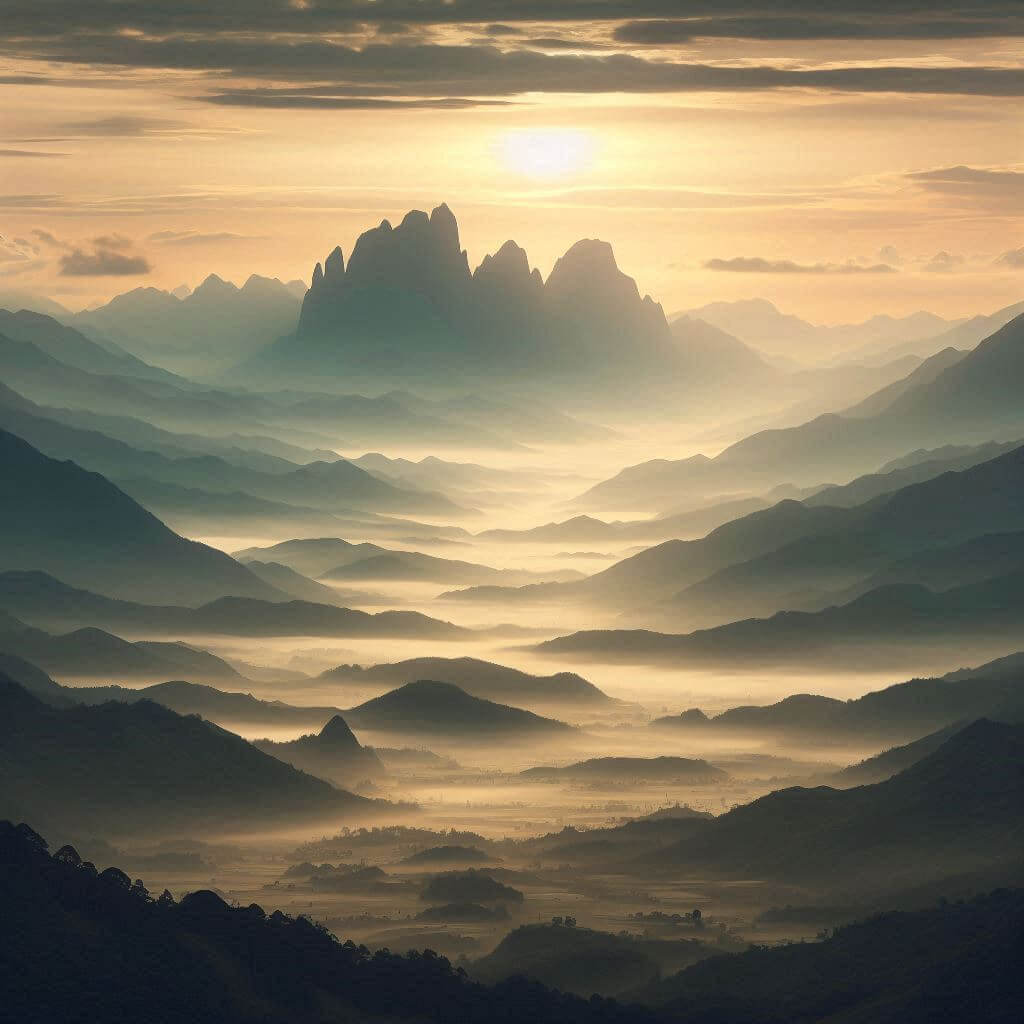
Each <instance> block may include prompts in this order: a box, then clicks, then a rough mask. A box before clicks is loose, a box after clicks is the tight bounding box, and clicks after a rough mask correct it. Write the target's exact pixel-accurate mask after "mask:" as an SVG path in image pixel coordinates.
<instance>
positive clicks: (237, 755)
mask: <svg viewBox="0 0 1024 1024" xmlns="http://www.w3.org/2000/svg"><path fill="white" fill-rule="evenodd" d="M389 806H391V805H388V804H386V803H384V802H383V801H371V800H364V799H363V798H361V797H357V796H354V795H352V794H351V793H346V792H344V791H343V790H338V789H335V788H334V787H333V786H331V785H328V783H326V782H322V781H321V780H320V779H315V778H313V777H312V776H309V775H305V774H303V773H302V772H299V771H296V770H295V769H294V768H292V767H291V766H290V765H287V764H283V763H282V762H280V761H277V760H275V759H274V758H272V757H270V756H269V755H267V754H264V753H262V752H261V751H259V750H257V749H256V748H255V747H253V746H251V745H250V744H248V743H246V742H245V740H243V739H241V738H240V737H239V736H235V735H234V734H233V733H229V732H226V731H225V730H224V729H221V728H219V727H218V726H215V725H212V724H211V723H209V722H206V721H204V720H203V719H201V718H198V717H196V716H188V717H182V716H181V715H178V714H175V712H173V711H171V710H169V709H168V708H165V707H161V706H160V705H158V704H154V703H153V702H152V701H139V702H138V703H134V704H125V703H122V702H119V701H112V702H110V703H108V704H100V705H97V706H94V707H85V706H76V707H71V708H67V709H63V710H62V709H56V708H52V707H49V706H47V705H45V704H43V703H42V702H41V701H40V700H38V699H37V698H36V697H34V696H33V695H32V694H30V693H29V692H28V691H27V690H25V689H23V688H22V687H21V686H19V685H18V684H17V683H15V682H13V681H12V680H11V679H9V678H8V677H6V676H3V677H0V813H3V814H12V815H16V816H23V815H24V814H26V813H30V812H31V813H32V814H33V815H34V816H35V819H36V820H37V821H46V822H49V823H51V825H53V826H55V827H58V828H60V829H61V830H65V829H67V830H72V829H74V830H83V829H84V830H88V831H93V830H96V829H104V830H108V831H111V832H118V833H121V834H125V833H132V832H137V831H138V830H146V831H150V832H154V833H160V832H173V831H175V830H179V829H182V828H209V827H214V826H215V827H218V828H225V827H239V826H245V825H248V826H249V827H255V826H259V827H261V828H265V827H268V826H272V825H280V824H282V823H284V822H294V821H312V820H328V819H329V820H332V821H337V820H339V819H340V818H346V819H352V818H363V819H365V818H368V817H371V816H373V815H374V813H375V812H378V811H382V810H384V809H385V808H387V807H389ZM392 809H393V808H392Z"/></svg>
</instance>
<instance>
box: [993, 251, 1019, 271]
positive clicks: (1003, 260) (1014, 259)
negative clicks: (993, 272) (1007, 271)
mask: <svg viewBox="0 0 1024 1024" xmlns="http://www.w3.org/2000/svg"><path fill="white" fill-rule="evenodd" d="M995 262H996V265H997V266H1001V267H1010V268H1011V269H1013V270H1024V247H1022V248H1020V249H1010V250H1009V251H1008V252H1004V253H1003V254H1002V255H1001V256H998V257H996V261H995Z"/></svg>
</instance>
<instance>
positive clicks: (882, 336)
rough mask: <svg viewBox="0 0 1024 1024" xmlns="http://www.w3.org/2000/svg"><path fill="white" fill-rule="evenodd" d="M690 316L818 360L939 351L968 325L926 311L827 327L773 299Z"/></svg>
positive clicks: (777, 352)
mask: <svg viewBox="0 0 1024 1024" xmlns="http://www.w3.org/2000/svg"><path fill="white" fill-rule="evenodd" d="M1022 312H1024V310H1022ZM686 315H688V316H691V317H698V318H700V319H702V320H706V321H707V322H708V323H710V324H714V325H715V326H716V327H718V328H720V329H721V330H723V331H727V332H728V333H729V334H731V335H734V336H735V337H736V338H739V339H741V340H742V341H744V342H746V343H747V344H748V345H753V346H754V347H755V348H759V349H763V350H764V351H765V352H769V353H771V354H772V355H774V356H778V357H782V358H790V359H793V358H796V359H804V360H807V361H808V362H814V363H819V362H822V361H824V359H826V358H829V357H831V358H833V359H834V358H836V357H839V356H844V357H847V358H849V357H850V356H861V357H863V358H871V357H872V356H873V357H874V358H892V357H893V355H894V353H898V352H904V351H914V352H917V353H918V354H921V355H931V354H933V352H934V351H938V348H934V349H932V351H929V348H930V345H929V342H930V341H931V339H933V338H936V337H937V336H939V335H941V334H943V333H944V332H946V331H949V330H950V329H952V328H954V327H957V326H959V325H962V324H964V323H965V321H963V320H946V319H943V318H942V317H940V316H936V315H935V314H934V313H927V312H923V311H922V312H917V313H911V314H910V315H909V316H905V317H891V316H874V317H871V319H869V320H865V321H864V322H863V323H857V324H839V325H834V326H824V325H819V324H812V323H809V322H808V321H806V320H803V319H801V318H800V317H798V316H793V315H792V314H790V313H782V312H780V311H779V309H778V308H777V307H776V306H775V305H773V304H772V303H771V302H769V301H768V300H767V299H742V300H740V301H737V302H711V303H708V304H707V305H704V306H699V307H697V308H695V309H691V310H688V311H687V313H686ZM1008 319H1009V318H1008ZM1004 322H1005V321H1004ZM997 326H1002V325H1001V324H999V325H997ZM989 333H991V332H989ZM981 337H982V336H979V337H978V338H976V339H975V343H977V341H980V340H981ZM947 344H948V342H947ZM942 347H944V346H943V345H941V344H940V345H939V348H942Z"/></svg>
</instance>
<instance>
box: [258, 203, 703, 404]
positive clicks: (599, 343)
mask: <svg viewBox="0 0 1024 1024" xmlns="http://www.w3.org/2000/svg"><path fill="white" fill-rule="evenodd" d="M677 348H678V346H677V345H674V344H673V341H672V337H671V334H670V331H669V327H668V322H667V320H666V319H665V315H664V312H663V311H662V308H661V306H660V305H658V304H657V303H656V302H654V301H653V300H652V299H651V298H650V297H647V296H644V297H642V296H641V292H640V290H639V288H638V287H637V284H636V282H635V281H634V280H633V278H631V277H629V276H628V275H627V274H625V273H623V272H622V271H621V270H620V269H619V266H618V264H617V262H616V260H615V254H614V252H613V251H612V247H611V245H609V243H608V242H605V241H601V240H598V239H592V238H586V239H582V240H580V241H578V242H576V243H575V244H574V245H572V246H571V247H570V248H569V249H568V251H567V252H566V253H565V255H564V256H562V257H561V259H559V260H558V262H557V263H556V264H555V267H554V269H553V270H552V272H551V274H550V275H549V277H548V279H547V281H545V280H544V279H543V277H542V275H541V274H540V272H539V271H538V270H537V269H535V268H531V265H530V260H529V257H528V255H527V253H526V251H525V250H524V249H523V248H522V247H521V246H520V245H518V244H517V243H516V242H515V241H514V240H512V239H509V240H507V241H506V242H504V243H503V244H502V245H501V246H500V248H498V249H497V251H496V252H494V253H491V254H488V255H486V256H484V258H483V259H482V260H481V262H480V264H479V265H478V266H477V267H476V269H475V270H473V271H471V270H470V266H469V260H468V257H467V254H466V251H465V250H464V249H463V248H462V243H461V240H460V237H459V225H458V221H457V220H456V218H455V215H454V214H453V213H452V211H451V209H449V207H448V206H447V205H446V204H444V203H442V204H441V205H440V206H437V207H435V208H434V209H433V210H431V212H430V213H429V214H428V213H426V212H425V211H424V210H410V211H409V212H408V213H406V214H405V215H404V216H403V217H402V219H401V221H400V222H398V224H397V226H392V223H391V222H390V221H388V220H384V221H381V223H380V224H379V225H378V226H377V227H374V228H370V229H369V230H367V231H364V232H363V233H362V234H361V235H360V236H359V238H358V239H357V240H356V243H355V245H354V246H353V248H352V251H351V253H350V255H349V257H348V261H347V264H346V261H345V259H344V257H343V255H342V252H341V250H340V249H339V248H336V249H335V250H334V251H333V252H332V253H331V254H330V255H329V256H328V257H327V259H326V260H325V261H323V262H322V263H318V264H317V266H316V268H315V269H314V271H313V277H312V283H311V286H310V289H309V291H308V292H307V293H306V296H305V299H304V301H303V304H302V312H301V315H300V318H299V324H298V329H297V330H296V332H295V333H294V335H290V336H287V337H283V338H282V339H281V340H280V341H279V342H277V343H276V344H275V345H273V346H271V348H270V349H268V350H267V351H266V352H265V353H264V354H263V355H262V356H260V357H259V358H258V359H257V360H256V361H255V365H254V368H255V369H257V370H258V369H260V368H262V369H268V368H272V370H273V372H274V373H275V375H278V376H279V375H280V374H281V373H285V374H288V373H297V374H299V375H306V376H310V375H315V376H323V374H325V373H337V374H342V375H345V376H346V377H350V378H351V377H352V376H353V375H357V376H359V377H370V378H373V379H374V380H376V379H381V378H383V377H384V376H386V377H387V379H388V380H391V381H393V380H394V379H395V377H396V375H402V374H405V375H409V376H415V379H416V384H417V388H418V389H422V387H423V386H424V384H425V383H426V385H427V386H430V384H431V383H432V382H435V383H436V384H437V386H439V387H450V386H451V385H452V383H453V381H454V380H456V379H458V378H473V379H478V378H480V377H481V376H483V377H493V375H494V374H495V373H506V374H514V375H516V376H519V377H524V378H528V379H531V380H534V381H538V380H544V381H547V380H550V381H552V382H554V381H556V380H559V379H561V378H563V377H564V376H566V375H569V376H574V377H575V376H576V375H578V374H579V373H580V372H583V373H584V374H586V376H587V377H588V379H592V380H594V381H597V380H601V381H602V382H603V383H604V384H606V385H610V384H611V382H612V381H615V382H616V386H618V384H619V383H620V382H621V378H622V374H623V372H625V373H627V374H628V375H630V376H634V377H635V376H638V375H642V376H646V377H647V378H650V377H651V376H652V375H658V376H660V377H662V378H664V377H670V379H671V377H676V378H679V379H681V376H682V374H683V373H684V372H685V371H684V369H683V367H682V365H681V364H680V363H679V361H678V359H677V357H676V350H677ZM670 375H671V376H670ZM554 386H559V385H557V384H556V385H554Z"/></svg>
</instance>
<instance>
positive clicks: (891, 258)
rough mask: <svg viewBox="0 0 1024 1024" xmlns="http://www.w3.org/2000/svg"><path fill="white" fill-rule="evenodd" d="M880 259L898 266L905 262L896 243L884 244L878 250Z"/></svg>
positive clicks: (882, 261)
mask: <svg viewBox="0 0 1024 1024" xmlns="http://www.w3.org/2000/svg"><path fill="white" fill-rule="evenodd" d="M878 259H879V261H880V262H881V263H888V264H889V265H890V266H893V267H898V266H900V264H902V263H903V262H904V260H903V257H902V256H901V255H900V253H899V250H898V249H897V248H896V247H895V246H894V245H883V246H882V248H881V249H879V250H878Z"/></svg>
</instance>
